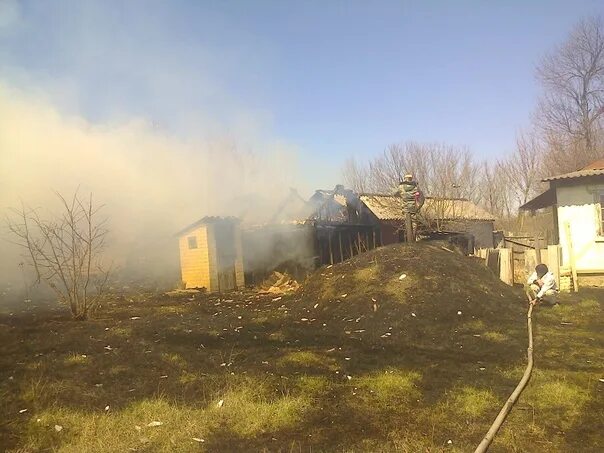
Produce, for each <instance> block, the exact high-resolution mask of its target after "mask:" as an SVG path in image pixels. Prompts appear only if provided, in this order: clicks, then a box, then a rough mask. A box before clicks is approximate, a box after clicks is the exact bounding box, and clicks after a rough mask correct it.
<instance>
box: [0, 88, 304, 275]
mask: <svg viewBox="0 0 604 453" xmlns="http://www.w3.org/2000/svg"><path fill="white" fill-rule="evenodd" d="M259 135H260V134H259ZM296 156H297V150H296V148H295V147H293V146H290V145H287V144H284V143H279V142H270V141H260V140H256V141H250V140H249V139H245V140H242V139H238V138H237V137H234V136H224V137H212V138H211V139H208V138H203V137H202V138H200V137H196V138H186V139H185V138H182V136H180V135H179V137H176V136H173V135H170V134H169V133H166V132H165V131H160V130H157V128H154V127H153V125H152V124H149V123H148V122H146V121H145V120H144V119H141V118H130V119H127V120H122V121H120V122H110V123H103V124H93V123H91V122H89V121H87V120H85V119H83V118H81V117H77V116H66V115H64V114H62V113H60V111H59V110H58V109H56V108H55V107H54V106H53V105H52V104H51V103H50V102H48V101H47V100H46V99H45V98H44V96H41V95H37V94H36V95H34V94H32V92H27V93H26V92H23V91H21V90H19V89H16V88H14V87H11V86H8V85H7V84H6V83H2V82H1V81H0V215H1V216H2V218H4V217H5V216H6V215H7V214H8V212H9V208H10V207H18V206H19V205H20V203H21V201H22V202H23V203H25V204H26V205H28V206H31V207H34V208H40V209H41V210H42V212H44V211H45V210H47V211H52V210H55V209H56V208H58V207H59V206H58V201H57V199H56V196H55V194H54V193H53V191H58V192H60V193H62V194H64V195H66V196H70V195H71V194H73V193H74V191H75V190H79V192H80V193H81V194H82V195H87V194H88V193H89V192H91V193H92V194H93V197H94V199H95V200H96V202H97V203H100V204H103V205H105V207H104V208H103V209H104V214H105V215H106V216H107V217H108V218H109V227H110V236H109V238H108V239H109V248H108V253H109V254H110V257H111V258H112V259H113V260H115V261H116V263H117V264H119V265H121V266H122V267H123V268H129V269H131V270H137V271H139V272H140V273H141V274H145V273H146V274H148V275H149V276H158V275H159V276H161V275H166V273H173V274H174V275H177V274H178V255H177V253H178V248H177V240H176V238H175V237H174V234H175V232H177V231H178V230H180V229H182V228H183V227H185V226H186V225H188V224H189V223H192V222H194V221H195V220H197V219H199V218H200V217H202V216H205V215H234V216H241V217H243V220H244V221H248V222H252V223H254V222H262V221H263V220H264V219H266V218H267V217H269V216H270V215H271V214H272V213H273V209H274V208H275V206H276V205H277V203H278V201H280V200H282V199H283V197H284V196H285V195H286V194H287V189H288V188H289V187H291V186H295V185H297V183H298V184H299V183H300V181H301V178H300V176H299V174H298V170H297V168H298V164H297V157H296ZM302 189H305V190H308V188H307V187H304V186H303V187H302ZM6 239H7V231H6V230H5V229H2V230H1V232H0V281H1V280H11V279H12V280H13V281H14V280H15V279H20V278H21V277H20V275H19V271H20V270H19V266H18V263H19V262H20V258H19V252H18V250H16V248H15V247H14V246H12V245H11V244H10V243H8V242H6Z"/></svg>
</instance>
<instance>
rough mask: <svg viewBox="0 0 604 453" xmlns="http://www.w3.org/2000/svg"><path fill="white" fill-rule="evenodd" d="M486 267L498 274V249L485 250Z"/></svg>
mask: <svg viewBox="0 0 604 453" xmlns="http://www.w3.org/2000/svg"><path fill="white" fill-rule="evenodd" d="M486 261H487V267H488V268H489V269H491V270H492V271H493V272H494V273H495V274H496V275H499V249H488V250H487V260H486Z"/></svg>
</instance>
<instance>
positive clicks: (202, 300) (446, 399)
mask: <svg viewBox="0 0 604 453" xmlns="http://www.w3.org/2000/svg"><path fill="white" fill-rule="evenodd" d="M374 266H381V267H383V269H382V270H381V271H380V272H385V271H384V269H386V270H387V269H389V267H388V266H389V264H388V263H387V262H386V263H385V264H384V263H383V262H382V263H378V264H372V265H371V267H370V269H372V268H373V267H374ZM334 268H335V266H334ZM329 271H330V270H325V269H324V270H323V272H329ZM375 272H377V271H375V270H370V271H363V272H361V273H359V272H358V271H357V272H356V273H355V272H354V270H353V272H350V275H349V276H350V280H351V283H350V284H351V285H355V284H360V281H361V280H362V281H363V282H364V284H365V285H366V286H365V287H364V288H363V291H361V292H360V293H359V294H356V296H357V297H358V299H356V300H358V304H359V305H358V307H360V308H355V307H357V306H354V307H353V306H352V305H350V306H346V305H344V302H342V301H340V302H335V301H334V300H331V299H330V297H331V295H326V296H325V299H323V298H321V300H320V301H317V298H316V297H314V295H313V297H312V300H306V299H304V298H305V297H307V298H309V297H311V296H310V295H304V294H302V295H291V296H287V297H285V298H283V299H282V300H281V301H279V302H272V297H270V296H267V297H260V298H258V297H257V296H256V295H255V294H254V293H251V292H250V293H247V292H243V293H236V294H233V295H229V296H228V299H232V302H226V301H225V300H224V297H223V298H221V297H219V296H214V295H199V296H197V297H196V298H195V300H192V301H189V300H174V299H171V298H166V297H161V296H154V295H152V294H149V295H145V297H144V298H143V297H141V298H139V300H136V301H133V302H128V301H126V302H124V301H123V300H121V299H118V298H116V299H115V300H113V301H108V302H106V303H105V304H104V306H105V307H104V311H102V312H100V313H99V317H98V318H96V319H92V320H90V321H86V322H74V321H71V320H69V319H68V317H67V316H66V315H65V314H64V313H63V312H60V311H56V312H53V311H50V312H49V311H46V312H43V311H39V312H37V313H36V316H35V317H34V316H32V312H31V311H25V312H24V313H16V314H15V315H13V316H9V315H8V314H6V315H0V348H1V355H0V398H2V405H1V407H0V446H1V447H3V448H4V449H6V450H8V451H22V452H26V451H27V452H29V451H59V452H84V453H87V452H117V451H128V450H132V451H145V452H147V451H149V452H151V451H165V452H167V451H183V452H187V451H283V452H292V451H294V452H299V451H305V452H306V451H308V452H310V451H313V452H314V451H337V452H359V451H376V452H380V451H381V452H391V451H400V452H419V451H427V452H439V451H447V452H451V451H453V452H455V451H460V452H461V451H471V450H473V448H475V447H476V445H477V444H478V443H479V442H480V440H481V439H482V436H483V435H484V434H485V432H486V431H487V429H488V428H489V426H490V424H491V422H492V421H493V419H494V418H495V416H496V415H497V413H498V412H499V410H500V408H501V406H502V404H503V403H504V402H505V401H506V399H507V398H508V396H509V394H510V393H511V391H512V390H513V389H514V387H515V385H516V383H517V382H518V380H519V379H520V376H521V375H522V373H523V371H524V367H525V357H524V354H525V348H526V337H525V335H526V331H525V326H524V324H523V322H524V319H523V317H522V313H520V316H518V317H517V318H512V317H509V316H507V315H505V316H501V321H499V317H498V316H497V313H495V315H494V319H495V320H496V321H497V322H495V323H493V322H492V321H490V320H489V319H490V318H489V317H488V316H486V315H485V316H480V315H479V312H478V311H477V312H476V313H473V312H472V309H473V307H474V306H473V305H471V304H470V303H466V302H465V297H466V296H464V299H463V300H462V301H461V302H457V301H454V303H451V305H450V306H445V304H446V303H449V302H440V303H441V305H438V304H435V305H434V306H428V305H426V304H427V302H425V301H423V302H422V301H420V302H415V301H414V300H409V304H410V305H409V307H406V306H405V307H403V309H401V310H400V311H398V312H397V311H394V309H393V308H392V305H390V306H388V305H387V304H386V302H387V301H388V297H389V296H388V294H389V293H390V292H391V291H393V290H391V289H388V288H386V289H385V290H384V291H383V292H381V293H380V294H379V295H378V296H377V297H376V299H379V301H380V306H379V309H378V311H377V313H376V312H374V311H373V308H372V302H371V297H372V291H374V289H372V287H371V286H370V282H371V280H372V279H373V278H374V277H373V276H374V275H377V274H375ZM388 272H390V273H391V275H389V276H388V279H392V281H391V282H390V280H388V281H389V282H390V283H388V285H390V284H391V285H398V284H399V283H401V282H400V281H399V280H398V275H400V273H401V269H397V268H394V269H392V270H391V271H388ZM407 272H408V275H410V277H408V278H410V280H409V282H411V283H410V285H411V286H408V287H406V288H407V289H405V290H404V291H401V293H400V294H399V295H398V296H397V297H400V298H401V299H397V302H396V303H397V304H398V305H401V304H403V303H404V301H405V299H404V297H407V296H405V293H406V292H407V291H411V290H412V289H413V287H412V285H416V284H417V281H419V280H415V277H414V275H413V272H412V271H407ZM439 272H440V270H439ZM337 275H338V274H337V270H334V272H333V274H332V275H331V276H330V278H332V279H333V278H334V277H336V276H337ZM346 278H349V277H348V276H347V277H346ZM343 280H345V279H343ZM355 280H359V281H358V282H356V283H354V281H355ZM368 282H369V283H368ZM426 285H427V288H431V283H430V282H428V283H426ZM464 285H469V283H467V282H465V281H460V283H459V288H457V289H455V288H453V289H451V291H454V290H455V291H462V292H461V293H460V294H466V293H465V292H466V291H467V288H466V289H463V287H464ZM328 287H329V288H330V291H331V293H333V294H340V293H344V291H349V290H350V288H347V287H346V286H345V284H344V283H343V282H336V283H334V282H332V283H328ZM394 287H395V286H393V288H394ZM399 288H401V287H400V285H399ZM460 288H461V289H460ZM430 291H431V290H429V291H428V290H427V294H429V295H430V297H434V296H433V294H435V293H432V292H430ZM331 293H330V294H331ZM351 294H352V293H351ZM415 294H417V293H415ZM352 297H353V296H352V295H351V296H349V297H347V298H346V299H349V298H350V299H352ZM392 297H394V296H392ZM452 297H453V296H452ZM493 297H495V295H493ZM143 299H144V300H143ZM330 300H331V301H330ZM447 300H448V299H447ZM603 300H604V291H586V292H584V293H580V294H579V295H569V296H564V297H563V300H562V302H563V303H562V305H561V306H560V307H557V308H546V307H538V308H537V309H536V310H535V314H534V323H535V370H534V374H533V377H532V379H531V381H530V383H529V386H528V388H527V390H526V391H525V392H524V393H523V394H522V396H521V398H520V400H519V402H518V403H517V405H516V407H515V408H514V409H513V410H512V413H511V414H510V416H509V418H508V420H507V421H506V423H505V424H504V426H503V428H502V430H501V432H500V433H499V434H498V436H497V437H496V439H495V442H494V444H493V446H492V450H491V451H493V452H498V451H500V452H501V451H523V452H533V451H552V452H557V451H560V452H564V451H602V450H603V449H604V443H603V442H604V439H603V438H604V434H603V433H604V426H603V420H604V399H603V398H602V395H603V392H604V384H602V383H601V382H599V380H598V379H600V378H602V377H604V370H603V369H602V362H601V360H602V357H604V322H603V317H602V305H603ZM495 302H496V303H497V304H500V303H501V301H500V299H496V300H495ZM316 303H319V305H318V306H317V307H316V308H314V305H315V304H316ZM350 303H351V304H352V302H350ZM461 303H464V304H465V305H463V306H462V310H463V315H457V311H458V310H459V305H458V304H461ZM476 303H477V304H478V303H479V302H476ZM330 304H331V305H330ZM441 306H442V310H443V312H442V313H441V312H438V311H436V310H437V309H438V308H439V307H441ZM483 309H486V308H485V307H482V306H480V307H478V308H475V310H483ZM28 310H29V309H28ZM329 310H333V311H331V312H330V311H329ZM354 310H364V311H359V312H355V311H354ZM519 310H520V311H523V310H524V307H519ZM411 311H413V312H414V313H417V315H418V316H417V317H412V316H411V315H410V313H411ZM132 316H139V317H140V319H137V320H132V319H130V318H131V317H132ZM240 317H241V318H240ZM303 318H304V319H305V320H302V319H303ZM435 318H438V319H437V320H435ZM313 319H314V321H311V320H313ZM323 324H326V326H323ZM389 328H391V330H389ZM361 331H362V332H361ZM384 332H392V335H391V336H386V337H382V335H383V334H384ZM84 356H85V357H84ZM220 401H222V402H223V403H222V404H221V406H220V407H219V406H218V403H219V402H220ZM107 406H108V409H107V410H106V408H107ZM23 409H27V411H23ZM154 421H158V422H161V425H159V426H149V424H150V423H151V422H154ZM55 426H60V427H61V429H60V430H57V429H56V428H55ZM195 439H196V440H195ZM449 441H450V443H449Z"/></svg>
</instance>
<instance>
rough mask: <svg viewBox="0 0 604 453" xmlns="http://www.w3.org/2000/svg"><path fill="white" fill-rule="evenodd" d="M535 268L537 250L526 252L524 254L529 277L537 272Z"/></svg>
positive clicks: (525, 267)
mask: <svg viewBox="0 0 604 453" xmlns="http://www.w3.org/2000/svg"><path fill="white" fill-rule="evenodd" d="M535 266H537V253H536V252H535V250H525V252H524V270H525V271H526V276H527V277H528V276H529V275H531V274H532V273H533V272H535Z"/></svg>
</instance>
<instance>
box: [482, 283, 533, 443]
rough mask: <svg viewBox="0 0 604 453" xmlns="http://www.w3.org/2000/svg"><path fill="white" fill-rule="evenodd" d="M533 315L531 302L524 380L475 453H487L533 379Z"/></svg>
mask: <svg viewBox="0 0 604 453" xmlns="http://www.w3.org/2000/svg"><path fill="white" fill-rule="evenodd" d="M527 297H528V298H529V301H530V296H528V294H527ZM532 314H533V304H531V303H530V302H529V309H528V312H527V314H526V323H527V327H528V349H527V358H528V364H527V366H526V370H524V374H523V375H522V379H520V382H519V383H518V385H517V386H516V388H515V389H514V391H513V392H512V394H511V395H510V397H509V398H508V400H507V401H506V403H505V404H504V405H503V407H502V408H501V410H500V411H499V415H497V418H496V419H495V421H494V422H493V424H492V425H491V427H490V428H489V430H488V431H487V433H486V435H485V436H484V439H482V442H480V444H479V445H478V447H476V450H475V451H474V453H484V452H485V451H487V449H488V448H489V445H491V442H493V438H494V437H495V434H497V431H499V428H501V425H503V422H504V421H505V419H506V417H507V416H508V414H509V413H510V411H511V410H512V407H513V406H514V404H515V403H516V400H518V397H519V396H520V394H521V393H522V391H523V390H524V388H525V387H526V384H528V381H529V379H530V378H531V372H532V371H533V324H532V321H531V316H532Z"/></svg>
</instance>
